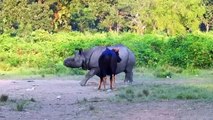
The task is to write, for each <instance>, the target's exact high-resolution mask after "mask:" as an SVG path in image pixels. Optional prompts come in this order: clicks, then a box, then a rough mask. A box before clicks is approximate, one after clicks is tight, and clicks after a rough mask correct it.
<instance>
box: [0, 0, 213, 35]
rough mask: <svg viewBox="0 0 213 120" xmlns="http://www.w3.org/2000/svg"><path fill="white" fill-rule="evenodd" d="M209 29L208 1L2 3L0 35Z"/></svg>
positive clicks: (12, 0) (168, 32) (27, 0)
mask: <svg viewBox="0 0 213 120" xmlns="http://www.w3.org/2000/svg"><path fill="white" fill-rule="evenodd" d="M202 22H204V23H205V25H206V26H207V27H208V28H210V27H211V25H212V2H211V0H190V1H188V0H179V1H177V0H166V1H165V0H152V1H150V0H113V1H112V0H104V1H103V0H83V1H82V0H44V1H43V2H41V0H40V1H37V0H18V1H17V0H10V1H9V0H7V1H6V0H4V1H0V33H10V34H11V36H16V35H20V36H25V35H26V34H30V32H32V31H35V30H40V29H42V30H45V31H48V32H58V31H81V32H86V31H90V32H96V31H100V32H109V31H114V32H127V31H128V32H135V33H139V34H145V33H146V34H147V33H149V34H150V33H159V34H166V35H176V34H185V33H189V32H193V31H197V30H199V24H200V23H202Z"/></svg>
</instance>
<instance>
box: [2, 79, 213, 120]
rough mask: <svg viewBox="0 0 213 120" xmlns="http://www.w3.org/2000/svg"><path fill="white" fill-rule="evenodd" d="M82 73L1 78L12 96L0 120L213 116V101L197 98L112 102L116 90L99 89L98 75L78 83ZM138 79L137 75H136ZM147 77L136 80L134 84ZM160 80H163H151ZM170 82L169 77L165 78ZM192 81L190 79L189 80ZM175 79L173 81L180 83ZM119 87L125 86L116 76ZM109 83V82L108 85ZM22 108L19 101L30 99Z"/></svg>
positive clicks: (184, 119) (201, 119) (157, 119)
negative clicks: (19, 107)
mask: <svg viewBox="0 0 213 120" xmlns="http://www.w3.org/2000/svg"><path fill="white" fill-rule="evenodd" d="M82 78H83V76H80V77H76V76H67V77H47V78H36V77H35V78H22V79H15V78H11V79H3V78H2V79H1V80H0V95H1V94H7V95H8V96H9V100H8V102H6V103H1V104H0V119H1V120H85V119H87V120H118V119H122V120H130V119H132V120H179V119H181V120H196V119H197V120H211V119H212V118H213V114H212V113H213V103H212V102H207V101H195V100H188V101H184V100H169V101H144V102H140V103H138V102H137V103H122V102H120V103H119V102H110V101H109V100H108V98H110V97H112V96H114V95H115V94H116V92H117V90H114V91H98V90H97V87H98V82H99V81H98V78H93V79H91V80H90V81H89V82H88V84H87V86H85V87H81V86H80V85H79V82H80V79H82ZM137 79H138V78H137ZM145 82H148V81H146V80H145V81H139V80H138V81H137V80H136V81H135V83H134V84H138V83H145ZM149 82H150V84H152V83H159V82H162V81H155V80H151V81H149ZM163 82H165V83H170V82H169V80H168V81H163ZM188 82H189V81H188ZM181 83H183V82H181V80H180V81H179V82H174V81H172V82H171V84H181ZM116 84H117V87H118V88H120V87H125V86H126V85H125V84H124V83H123V81H122V80H117V83H116ZM108 86H109V85H108ZM31 98H33V99H34V100H35V102H29V103H28V104H26V106H24V110H23V111H17V110H16V102H17V101H19V100H30V99H31Z"/></svg>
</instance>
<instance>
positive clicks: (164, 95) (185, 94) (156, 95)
mask: <svg viewBox="0 0 213 120" xmlns="http://www.w3.org/2000/svg"><path fill="white" fill-rule="evenodd" d="M113 99H114V100H115V101H129V102H138V101H149V100H209V101H213V84H196V85H195V84H192V85H174V84H143V85H135V86H130V87H127V88H121V89H120V90H119V92H118V93H117V94H116V97H115V98H113Z"/></svg>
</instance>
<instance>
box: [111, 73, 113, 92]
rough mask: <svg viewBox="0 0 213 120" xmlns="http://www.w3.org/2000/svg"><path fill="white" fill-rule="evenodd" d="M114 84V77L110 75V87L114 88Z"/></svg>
mask: <svg viewBox="0 0 213 120" xmlns="http://www.w3.org/2000/svg"><path fill="white" fill-rule="evenodd" d="M112 84H113V78H112V75H111V76H110V89H112Z"/></svg>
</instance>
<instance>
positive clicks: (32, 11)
mask: <svg viewBox="0 0 213 120" xmlns="http://www.w3.org/2000/svg"><path fill="white" fill-rule="evenodd" d="M2 6H3V7H2V10H1V15H0V17H1V18H0V21H1V22H0V23H3V24H2V26H1V27H2V28H3V30H4V31H6V32H12V33H14V32H16V33H23V34H25V33H28V32H30V31H32V30H36V29H44V30H48V31H50V30H51V28H52V26H51V24H50V23H51V18H50V15H51V12H50V11H49V7H48V6H47V5H45V4H39V3H32V4H29V1H28V0H21V1H17V0H10V1H9V0H8V1H6V0H5V1H3V2H2Z"/></svg>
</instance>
